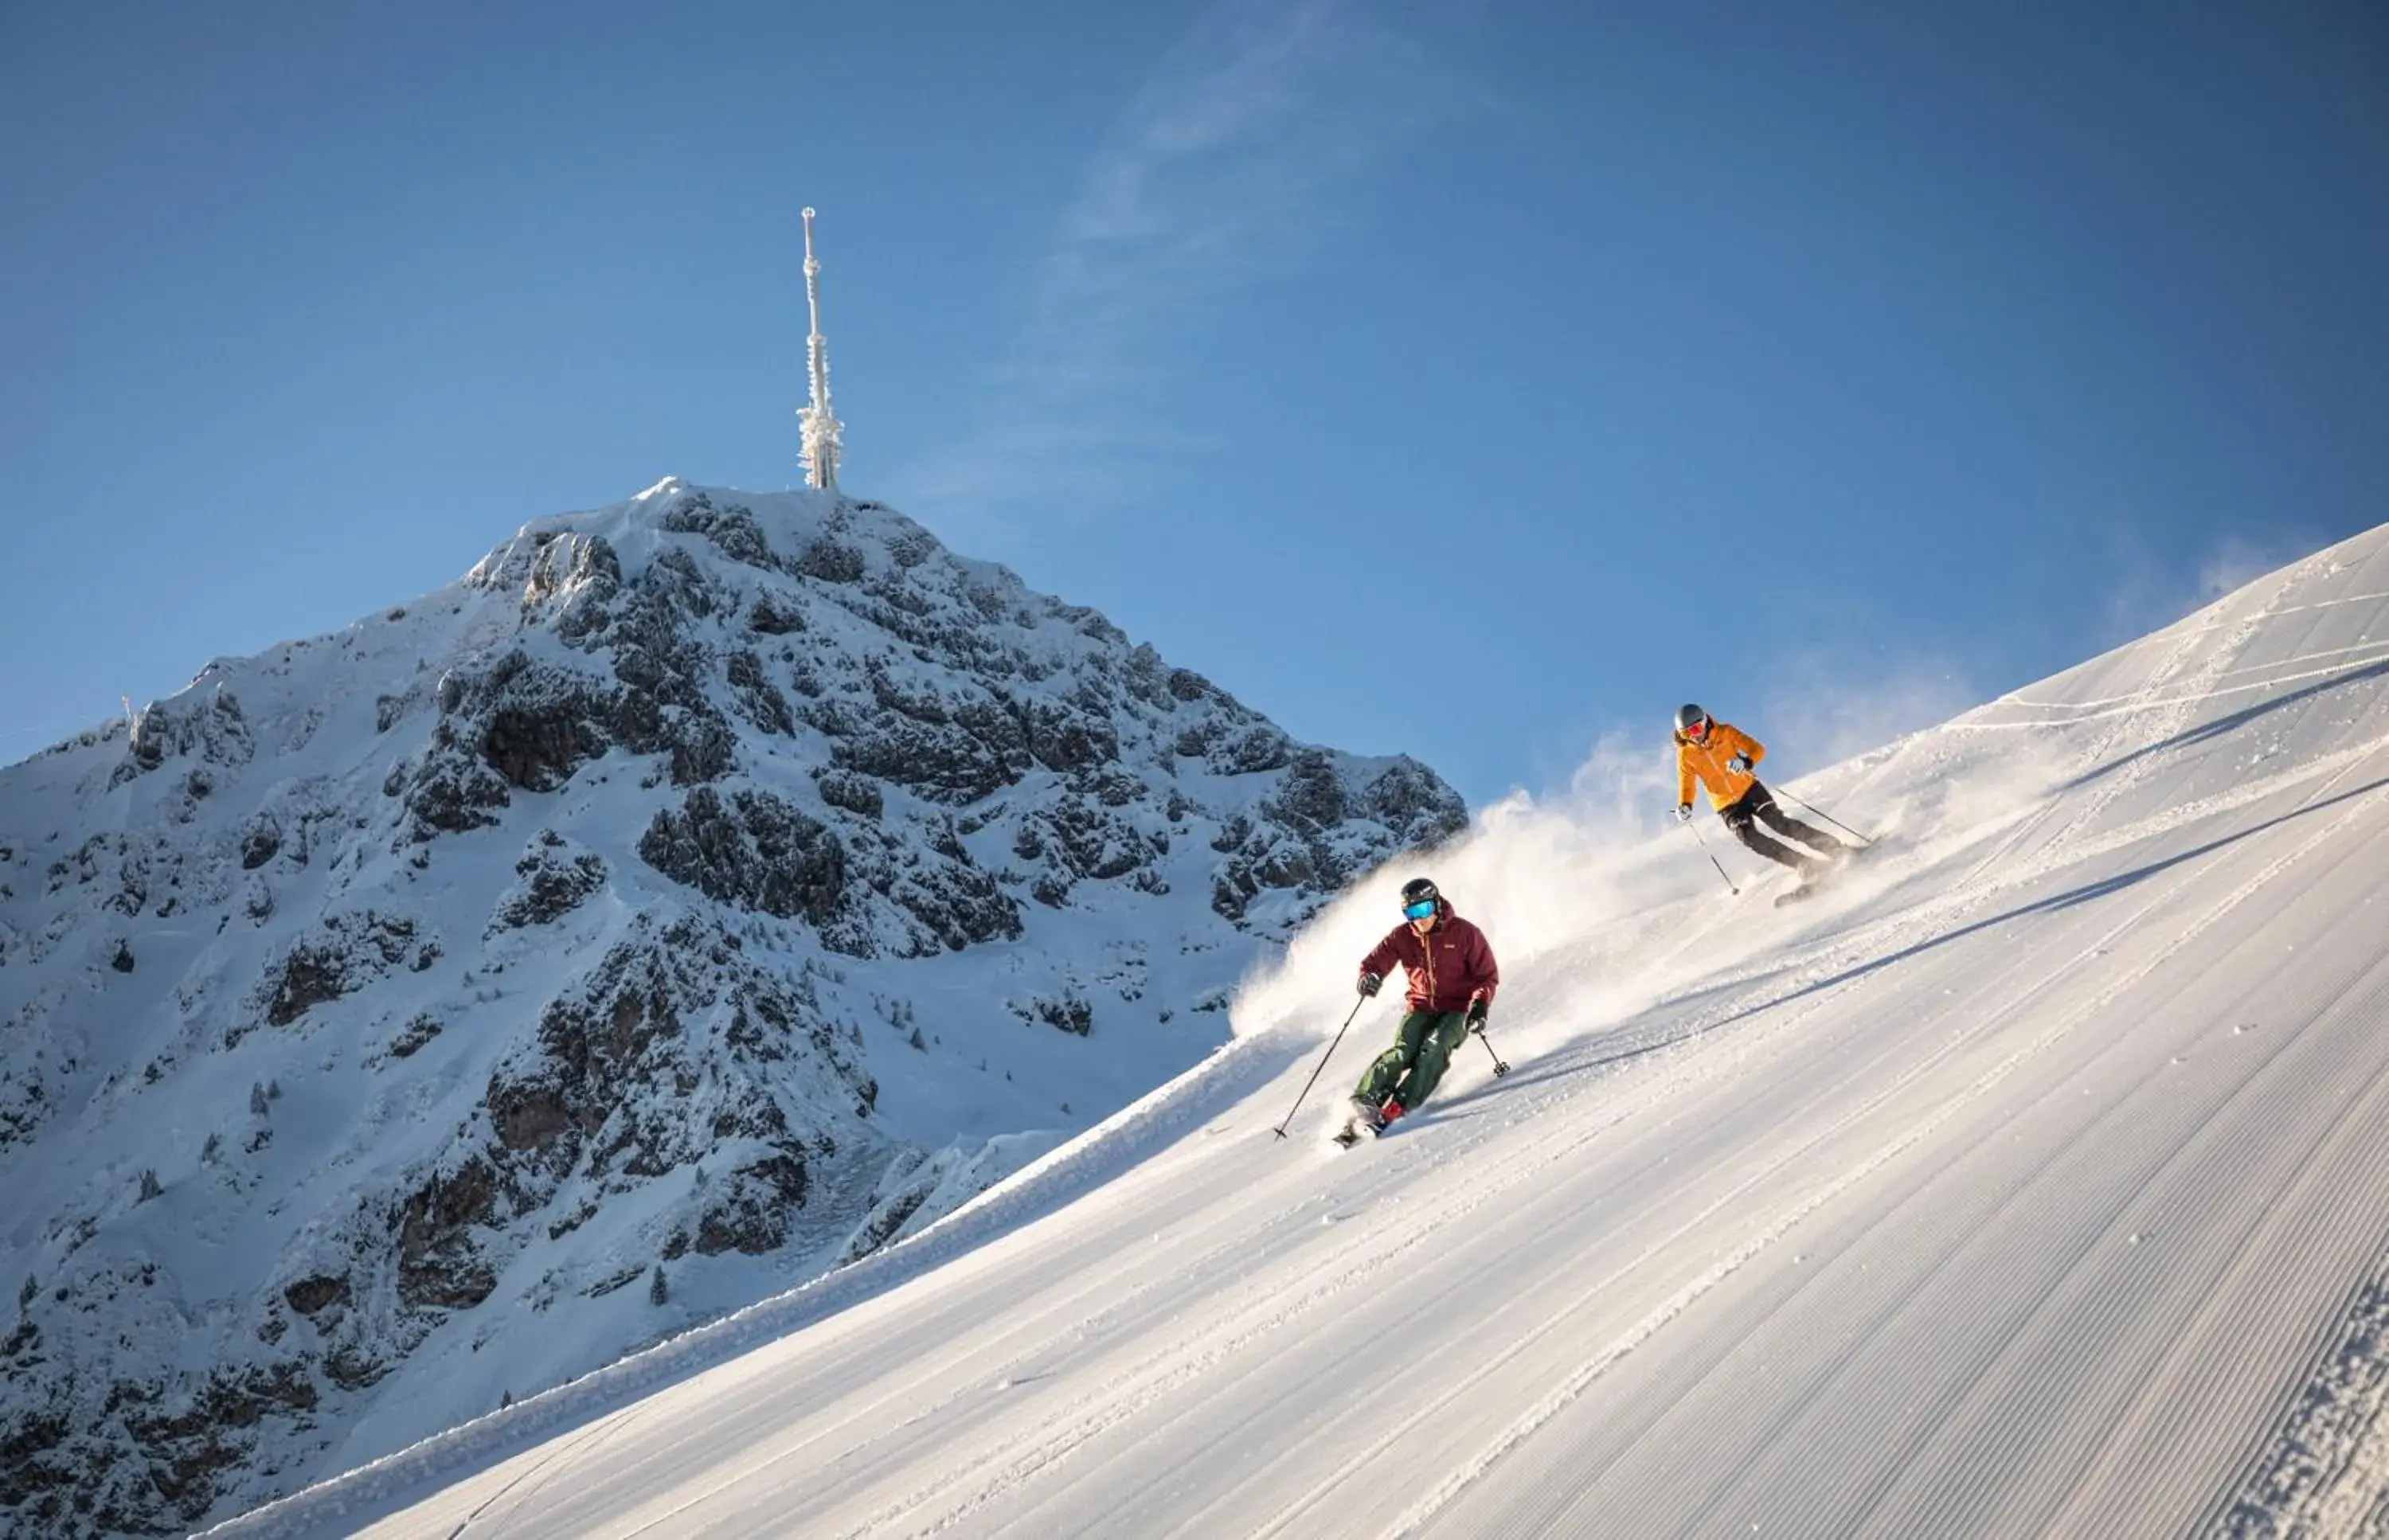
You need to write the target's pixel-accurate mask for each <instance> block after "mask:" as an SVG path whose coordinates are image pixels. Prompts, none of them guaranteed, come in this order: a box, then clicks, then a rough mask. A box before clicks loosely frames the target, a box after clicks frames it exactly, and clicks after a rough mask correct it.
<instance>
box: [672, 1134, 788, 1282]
mask: <svg viewBox="0 0 2389 1540" xmlns="http://www.w3.org/2000/svg"><path fill="white" fill-rule="evenodd" d="M806 1187H807V1179H806V1176H805V1158H804V1152H802V1151H800V1150H798V1149H795V1148H793V1147H788V1148H784V1149H783V1150H782V1151H781V1152H779V1153H777V1154H773V1155H767V1156H765V1157H764V1158H763V1159H761V1160H760V1161H757V1162H755V1163H754V1164H753V1165H742V1166H740V1167H739V1168H738V1169H737V1170H735V1171H733V1172H731V1173H730V1175H729V1176H728V1177H725V1178H723V1179H722V1181H720V1182H718V1183H715V1184H712V1185H711V1186H710V1188H709V1193H710V1196H709V1199H708V1201H707V1203H706V1205H705V1209H704V1211H703V1212H702V1213H701V1214H700V1215H698V1216H697V1223H696V1253H697V1254H698V1255H700V1256H718V1255H720V1254H722V1253H723V1252H741V1253H744V1254H747V1255H748V1256H760V1255H762V1254H764V1253H766V1252H771V1251H776V1250H778V1249H779V1248H780V1247H781V1246H782V1245H784V1244H786V1241H787V1239H788V1228H789V1227H790V1225H791V1224H793V1223H794V1221H795V1217H796V1211H797V1210H798V1208H800V1207H802V1206H803V1204H804V1201H805V1191H806Z"/></svg>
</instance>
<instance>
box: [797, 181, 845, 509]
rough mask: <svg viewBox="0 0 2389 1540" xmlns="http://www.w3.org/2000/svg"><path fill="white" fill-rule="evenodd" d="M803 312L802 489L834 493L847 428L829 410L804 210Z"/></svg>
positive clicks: (816, 281)
mask: <svg viewBox="0 0 2389 1540" xmlns="http://www.w3.org/2000/svg"><path fill="white" fill-rule="evenodd" d="M805 312H806V314H807V315H809V316H810V317H811V321H812V335H811V336H810V337H806V338H805V366H806V371H807V373H808V374H809V375H810V376H811V381H812V401H811V403H810V404H808V405H806V406H804V407H801V408H799V409H798V412H797V420H798V422H799V423H801V424H802V425H803V426H804V448H805V485H807V486H809V487H818V488H820V489H822V490H824V491H833V492H834V491H836V490H837V461H838V447H839V440H840V436H841V435H842V434H843V433H844V432H845V429H846V425H845V424H844V423H841V422H839V421H838V420H837V414H834V413H832V412H831V411H830V409H829V339H828V338H827V337H824V336H822V329H821V262H820V261H818V260H817V259H816V258H815V257H814V256H813V211H812V210H811V209H808V210H805Z"/></svg>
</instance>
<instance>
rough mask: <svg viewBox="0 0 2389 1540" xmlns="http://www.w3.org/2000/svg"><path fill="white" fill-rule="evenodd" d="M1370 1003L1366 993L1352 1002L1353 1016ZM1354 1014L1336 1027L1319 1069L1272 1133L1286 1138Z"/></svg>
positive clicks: (1306, 1081)
mask: <svg viewBox="0 0 2389 1540" xmlns="http://www.w3.org/2000/svg"><path fill="white" fill-rule="evenodd" d="M1368 1003H1369V997H1368V996H1366V995H1362V996H1361V998H1360V999H1356V1000H1354V1001H1353V1002H1352V1016H1357V1015H1359V1014H1360V1013H1361V1007H1362V1006H1364V1005H1366V1004H1368ZM1352 1016H1347V1017H1345V1018H1344V1025H1343V1026H1339V1027H1337V1028H1336V1029H1335V1042H1334V1043H1329V1044H1328V1045H1327V1051H1326V1052H1324V1053H1322V1054H1321V1055H1320V1056H1319V1069H1315V1070H1312V1071H1311V1072H1310V1078H1309V1079H1308V1080H1305V1081H1304V1082H1303V1083H1302V1096H1297V1097H1296V1098H1295V1099H1294V1105H1293V1106H1291V1107H1288V1108H1287V1109H1286V1110H1285V1121H1284V1123H1281V1124H1279V1125H1278V1126H1276V1127H1275V1128H1274V1129H1271V1132H1272V1133H1274V1134H1276V1135H1277V1137H1278V1138H1280V1139H1284V1138H1285V1131H1286V1129H1287V1128H1288V1127H1290V1126H1293V1123H1294V1114H1297V1113H1298V1112H1300V1111H1301V1110H1302V1097H1303V1096H1309V1094H1310V1088H1311V1087H1313V1086H1315V1085H1317V1084H1319V1073H1320V1070H1323V1069H1325V1068H1326V1067H1327V1061H1328V1060H1330V1059H1333V1058H1334V1057H1335V1043H1340V1042H1342V1041H1343V1040H1344V1033H1345V1029H1346V1028H1347V1027H1349V1026H1350V1025H1352Z"/></svg>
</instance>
